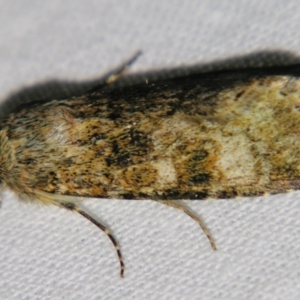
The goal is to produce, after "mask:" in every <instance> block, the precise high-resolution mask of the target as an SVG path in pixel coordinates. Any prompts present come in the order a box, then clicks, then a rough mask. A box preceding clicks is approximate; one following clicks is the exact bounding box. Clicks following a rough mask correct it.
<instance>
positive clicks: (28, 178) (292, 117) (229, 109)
mask: <svg viewBox="0 0 300 300" xmlns="http://www.w3.org/2000/svg"><path fill="white" fill-rule="evenodd" d="M122 71H124V68H123V69H121V71H120V72H119V73H117V74H115V75H114V76H110V77H108V79H107V80H106V82H105V83H104V84H101V85H99V86H98V87H97V88H95V89H93V91H90V92H89V93H86V94H84V95H82V96H76V97H71V98H68V99H54V100H51V101H47V102H45V103H40V102H32V103H30V104H26V105H19V106H18V107H17V108H16V109H14V111H12V112H11V113H10V114H9V115H8V116H6V117H5V118H4V119H3V120H2V121H1V122H0V179H1V183H2V187H3V188H8V189H10V190H12V191H14V192H15V193H16V194H17V195H18V197H19V198H20V199H21V200H28V201H37V202H39V203H41V204H46V205H50V204H54V205H57V206H59V207H63V208H66V209H68V210H72V211H76V212H78V213H79V214H81V215H82V216H84V217H85V218H87V219H88V220H90V221H91V222H93V223H94V224H95V225H96V226H98V227H99V228H100V229H101V230H103V231H104V232H105V233H106V234H107V235H108V237H109V238H110V240H111V241H112V243H113V244H114V246H115V248H116V251H117V254H118V257H119V260H120V265H121V271H120V272H121V276H123V273H124V264H123V259H122V255H121V252H120V248H119V246H118V244H117V242H116V240H115V238H114V237H113V235H112V234H111V233H110V231H109V230H108V229H107V228H106V227H105V226H103V225H102V224H101V223H100V222H98V221H97V220H95V219H94V218H93V217H92V216H90V214H89V213H88V212H87V211H86V210H84V208H83V207H82V206H81V202H82V201H83V200H84V199H85V198H87V197H93V198H112V199H135V200H142V199H152V200H154V201H157V202H159V203H162V204H165V205H169V206H171V207H174V208H177V209H180V210H182V211H183V212H185V213H186V214H187V215H189V216H190V217H191V218H193V219H194V220H195V221H196V222H197V223H198V224H199V225H200V226H201V227H202V229H203V230H204V232H205V234H206V236H207V237H208V239H209V241H210V243H211V246H212V248H213V249H216V246H215V242H214V241H213V238H212V237H211V235H210V234H209V232H208V230H207V229H206V227H205V226H204V224H203V223H202V221H201V220H200V219H199V218H198V217H197V216H195V215H194V214H193V213H192V212H190V211H189V209H188V208H186V207H185V206H183V205H182V204H180V203H178V202H176V201H173V200H176V199H194V200H196V199H199V200H200V199H201V200H204V199H208V198H213V199H226V198H235V197H242V196H248V197H249V196H260V195H265V194H276V193H283V192H286V191H289V190H297V189H299V187H300V78H299V71H300V65H294V66H289V67H282V68H274V67H273V68H265V69H248V70H231V71H219V72H211V73H193V74H189V75H187V76H175V77H172V78H164V79H155V80H151V79H147V80H143V81H140V82H136V83H128V84H126V85H123V86H117V85H116V84H115V81H116V79H117V78H118V77H119V76H120V75H121V73H122Z"/></svg>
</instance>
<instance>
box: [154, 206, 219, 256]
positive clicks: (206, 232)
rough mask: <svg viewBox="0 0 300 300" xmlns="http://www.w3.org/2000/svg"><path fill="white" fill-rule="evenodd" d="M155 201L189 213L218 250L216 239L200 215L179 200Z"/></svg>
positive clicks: (212, 245) (214, 248)
mask: <svg viewBox="0 0 300 300" xmlns="http://www.w3.org/2000/svg"><path fill="white" fill-rule="evenodd" d="M154 201H156V202H159V203H161V204H164V205H168V206H171V207H173V208H176V209H179V210H181V211H183V212H184V213H185V214H187V215H188V216H189V217H191V218H192V219H193V220H194V221H196V222H197V223H198V224H199V225H200V227H201V228H202V230H203V232H204V234H205V235H206V236H207V238H208V240H209V242H210V244H211V247H212V248H213V250H217V247H216V244H215V241H214V239H213V237H212V236H211V234H210V232H209V230H208V229H207V227H206V226H205V224H204V223H203V221H202V220H201V219H200V218H199V217H197V216H196V215H195V214H194V213H192V212H191V211H190V210H189V209H188V208H187V207H185V206H184V205H182V204H180V203H178V202H174V201H172V200H154Z"/></svg>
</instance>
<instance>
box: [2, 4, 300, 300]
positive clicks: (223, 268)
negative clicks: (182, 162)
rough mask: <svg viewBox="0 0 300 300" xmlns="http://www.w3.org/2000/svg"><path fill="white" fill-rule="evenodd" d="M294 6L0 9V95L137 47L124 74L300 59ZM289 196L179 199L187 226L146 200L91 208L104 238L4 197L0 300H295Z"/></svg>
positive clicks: (111, 63) (80, 72)
mask: <svg viewBox="0 0 300 300" xmlns="http://www.w3.org/2000/svg"><path fill="white" fill-rule="evenodd" d="M299 17H300V6H299V3H298V1H296V0H295V1H268V0H265V1H263V0H253V1H248V0H246V1H240V0H239V1H237V0H235V1H232V0H231V1H208V0H206V1H201V3H200V1H134V0H132V1H126V0H125V1H116V0H115V1H112V0H107V1H105V0H101V1H91V0H84V1H74V0H72V1H71V0H65V1H59V0H53V1H49V2H48V1H33V0H14V1H8V0H0V95H1V99H5V98H6V97H7V96H8V95H10V94H11V93H12V92H15V91H17V90H18V89H21V88H22V87H24V86H31V85H34V84H36V83H38V82H43V81H45V80H47V79H77V80H84V79H87V78H94V77H96V76H98V75H101V74H104V73H105V72H107V71H109V70H111V69H112V68H113V67H116V66H117V65H118V64H120V63H121V62H122V61H124V59H126V58H128V57H129V56H130V55H131V54H132V53H133V52H135V51H136V50H138V49H142V50H143V51H144V54H143V56H141V57H140V58H139V59H138V61H137V62H136V63H135V64H134V65H133V66H132V67H131V69H130V71H129V72H130V73H136V72H140V71H148V70H152V69H162V68H168V67H175V66H184V65H193V64H199V63H203V62H209V61H214V60H218V59H223V58H228V57H235V56H239V55H242V54H249V53H252V52H254V51H258V50H278V49H279V50H288V51H291V52H293V53H295V54H300V30H299V28H300V26H299V25H300V18H299ZM299 197H300V194H299V193H291V194H285V195H277V196H272V197H266V198H255V199H245V200H239V201H237V200H228V201H194V202H191V201H187V202H186V203H187V204H188V205H189V206H190V207H192V209H193V210H194V211H195V212H196V213H197V214H199V215H201V216H202V218H203V219H204V220H205V223H206V224H207V226H208V227H209V228H210V230H211V232H212V234H213V236H214V238H215V239H216V242H217V246H218V248H219V250H218V251H217V252H213V251H212V249H211V248H210V245H209V243H208V241H207V239H206V237H205V236H204V234H203V233H202V231H201V229H199V228H198V226H197V224H195V223H194V222H193V221H192V220H190V219H189V218H188V217H187V216H185V215H184V214H182V213H181V212H179V211H175V210H174V209H172V208H168V207H164V206H162V205H160V204H157V203H154V202H151V201H108V200H101V201H100V200H89V201H87V203H86V204H87V206H88V207H89V209H90V210H92V211H93V212H94V213H95V214H96V215H97V216H99V219H100V220H102V221H103V222H105V223H106V224H108V225H109V226H110V228H111V229H112V230H113V232H114V235H115V236H116V237H117V239H118V241H119V242H120V244H121V246H122V252H123V255H124V258H125V264H126V271H125V278H124V279H120V278H119V265H118V261H117V258H116V254H115V252H114V249H113V247H112V245H111V243H110V241H109V240H108V238H107V237H106V236H105V235H104V234H103V233H101V232H100V231H99V230H98V229H97V228H96V227H95V226H93V225H92V224H90V223H88V222H87V221H86V220H84V219H83V218H82V217H80V216H77V215H76V214H72V213H70V212H68V211H64V210H62V209H58V208H53V207H52V208H50V207H49V208H47V207H39V206H36V205H27V204H20V203H19V202H17V200H16V198H15V197H13V195H12V194H10V193H5V194H4V195H3V198H4V199H3V206H2V209H1V210H0V299H31V300H32V299H299V298H300V282H299V279H300V257H299V250H300V249H299V248H300V230H299V228H300V227H299V225H300V220H299V213H300V201H299Z"/></svg>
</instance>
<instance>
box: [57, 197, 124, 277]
mask: <svg viewBox="0 0 300 300" xmlns="http://www.w3.org/2000/svg"><path fill="white" fill-rule="evenodd" d="M63 206H64V207H65V208H66V209H68V210H73V211H77V212H78V213H79V214H81V215H82V216H83V217H85V218H86V219H88V220H89V221H90V222H92V223H93V224H94V225H96V226H97V227H98V228H100V229H101V230H102V231H103V232H104V233H105V234H106V235H107V236H108V237H109V239H110V240H111V242H112V243H113V245H114V247H115V249H116V252H117V255H118V258H119V261H120V276H121V277H122V278H124V270H125V265H124V261H123V256H122V253H121V250H120V246H119V244H118V243H117V241H116V239H115V238H114V236H113V235H112V234H111V232H110V230H109V228H107V227H106V226H104V225H102V224H101V223H100V222H99V221H97V220H96V219H94V218H93V217H92V216H91V215H90V214H89V213H87V212H86V211H84V210H83V209H82V208H80V207H79V206H76V205H75V204H74V203H64V204H63Z"/></svg>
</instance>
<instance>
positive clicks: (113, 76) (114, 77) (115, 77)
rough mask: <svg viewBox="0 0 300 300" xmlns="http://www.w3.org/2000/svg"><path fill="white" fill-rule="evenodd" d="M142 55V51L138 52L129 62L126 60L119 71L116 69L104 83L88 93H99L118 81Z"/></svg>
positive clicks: (107, 76)
mask: <svg viewBox="0 0 300 300" xmlns="http://www.w3.org/2000/svg"><path fill="white" fill-rule="evenodd" d="M141 54H142V51H137V52H136V53H134V54H133V55H132V56H131V57H130V58H129V59H128V60H126V61H125V62H124V63H123V64H121V65H120V66H119V67H118V68H117V69H115V70H114V71H113V72H110V73H109V74H108V75H106V76H105V78H106V79H105V81H104V82H102V83H99V84H98V85H97V86H95V87H94V88H92V89H91V90H89V91H88V93H93V92H96V91H99V90H101V89H102V88H104V87H106V86H107V85H109V84H111V83H113V82H115V81H116V80H118V79H119V78H120V77H122V76H123V75H124V73H125V72H126V71H127V69H128V68H129V67H130V66H131V65H132V64H133V63H134V62H135V61H136V60H137V59H138V57H139V56H140V55H141Z"/></svg>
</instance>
